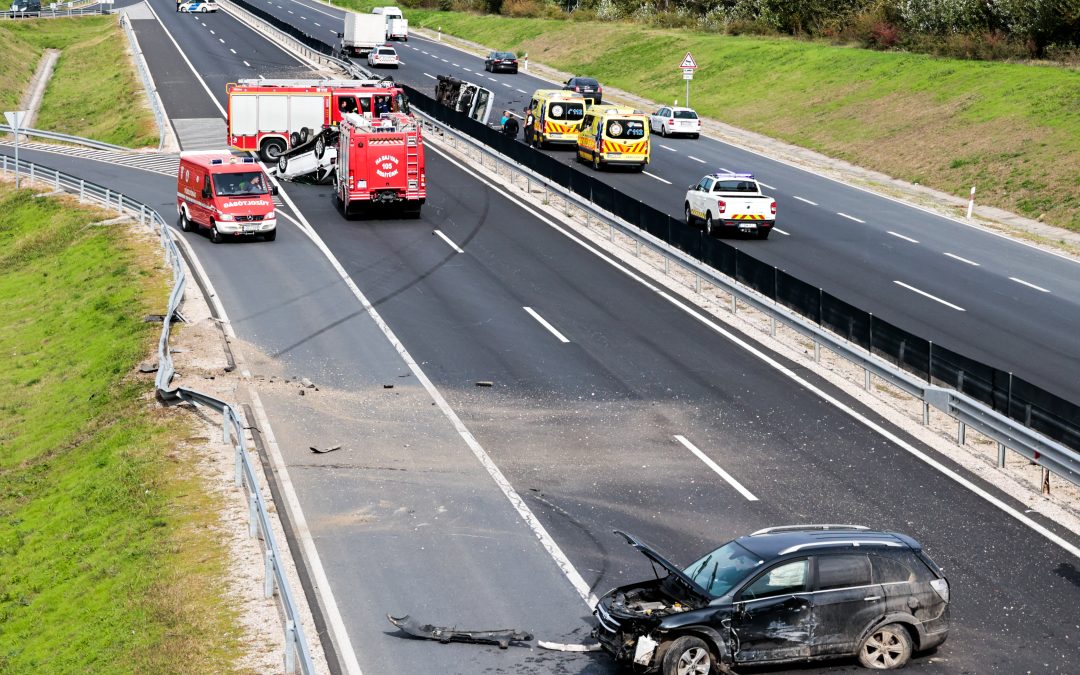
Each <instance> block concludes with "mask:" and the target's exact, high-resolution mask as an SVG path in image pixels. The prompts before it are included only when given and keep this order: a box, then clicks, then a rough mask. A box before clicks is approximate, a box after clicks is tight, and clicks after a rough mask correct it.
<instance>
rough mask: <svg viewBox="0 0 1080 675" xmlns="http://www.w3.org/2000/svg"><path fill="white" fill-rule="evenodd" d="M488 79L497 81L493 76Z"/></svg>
mask: <svg viewBox="0 0 1080 675" xmlns="http://www.w3.org/2000/svg"><path fill="white" fill-rule="evenodd" d="M488 79H489V80H491V81H492V82H498V80H496V79H495V78H494V77H489V78H488Z"/></svg>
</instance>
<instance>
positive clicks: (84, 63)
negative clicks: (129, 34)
mask: <svg viewBox="0 0 1080 675" xmlns="http://www.w3.org/2000/svg"><path fill="white" fill-rule="evenodd" d="M0 42H2V43H3V45H4V49H2V50H0V73H4V77H3V78H0V104H3V106H4V108H3V109H4V110H17V109H18V105H19V101H20V99H22V97H23V95H24V94H25V93H26V92H27V91H28V89H29V88H30V83H31V80H32V79H33V76H34V72H35V71H36V70H37V67H38V63H39V62H40V61H41V56H42V54H43V53H44V52H45V50H46V49H59V50H61V54H60V59H59V60H58V61H57V63H56V68H55V70H54V71H53V76H52V78H51V79H50V81H49V85H48V87H47V88H46V90H45V95H44V98H43V100H42V105H41V108H40V110H39V111H38V116H37V121H36V122H35V123H34V126H35V127H36V128H38V129H47V130H49V131H58V132H60V133H65V134H71V135H73V136H82V137H84V138H93V139H95V140H99V141H104V142H106V143H114V144H116V145H123V146H126V147H130V148H138V147H145V146H153V147H157V143H158V132H157V126H156V125H155V122H154V115H153V113H152V112H151V111H150V109H149V108H148V107H147V105H146V95H145V94H144V93H143V86H142V83H141V82H140V80H139V77H138V74H137V73H136V72H135V70H134V66H129V64H130V59H129V58H128V56H127V54H126V50H127V38H126V37H124V33H123V29H122V28H120V26H119V25H117V22H116V18H115V17H111V16H101V17H96V16H94V17H89V16H88V17H79V18H71V19H25V20H19V21H6V22H3V23H2V24H0Z"/></svg>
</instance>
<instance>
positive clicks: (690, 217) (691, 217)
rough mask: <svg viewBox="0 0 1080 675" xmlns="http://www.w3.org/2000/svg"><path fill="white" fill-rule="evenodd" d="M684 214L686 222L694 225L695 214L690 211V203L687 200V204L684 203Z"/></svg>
mask: <svg viewBox="0 0 1080 675" xmlns="http://www.w3.org/2000/svg"><path fill="white" fill-rule="evenodd" d="M683 216H684V217H685V218H686V224H687V225H693V224H694V214H692V213H690V204H689V202H687V203H686V204H683Z"/></svg>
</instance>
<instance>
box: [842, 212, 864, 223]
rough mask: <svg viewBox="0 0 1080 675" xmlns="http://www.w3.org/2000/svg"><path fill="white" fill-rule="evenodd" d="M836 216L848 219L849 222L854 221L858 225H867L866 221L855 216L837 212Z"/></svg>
mask: <svg viewBox="0 0 1080 675" xmlns="http://www.w3.org/2000/svg"><path fill="white" fill-rule="evenodd" d="M836 215H838V216H842V217H844V218H847V219H848V220H854V221H855V222H856V223H863V224H864V225H865V224H866V221H865V220H860V219H858V218H856V217H855V216H849V215H848V214H846V213H843V212H842V211H837V212H836Z"/></svg>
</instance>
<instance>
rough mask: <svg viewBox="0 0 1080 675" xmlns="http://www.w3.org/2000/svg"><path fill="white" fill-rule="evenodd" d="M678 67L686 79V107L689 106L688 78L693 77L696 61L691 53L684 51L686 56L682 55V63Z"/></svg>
mask: <svg viewBox="0 0 1080 675" xmlns="http://www.w3.org/2000/svg"><path fill="white" fill-rule="evenodd" d="M679 68H681V69H682V76H683V79H684V80H685V81H686V107H687V108H689V107H690V80H692V79H694V71H695V70H696V69H697V61H695V60H694V56H693V54H691V53H690V52H686V56H684V57H683V60H682V63H680V64H679Z"/></svg>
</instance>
